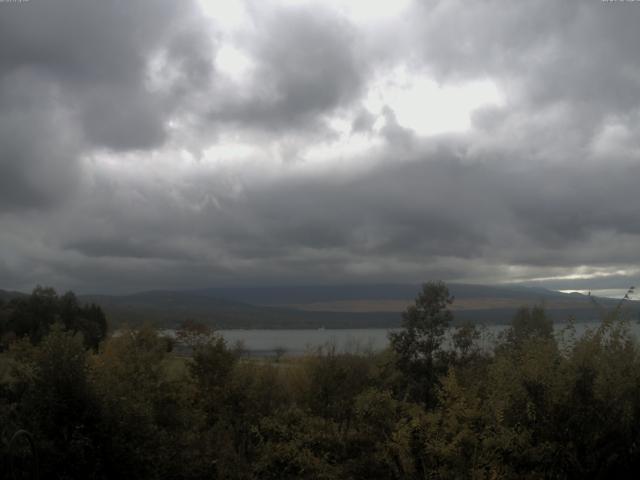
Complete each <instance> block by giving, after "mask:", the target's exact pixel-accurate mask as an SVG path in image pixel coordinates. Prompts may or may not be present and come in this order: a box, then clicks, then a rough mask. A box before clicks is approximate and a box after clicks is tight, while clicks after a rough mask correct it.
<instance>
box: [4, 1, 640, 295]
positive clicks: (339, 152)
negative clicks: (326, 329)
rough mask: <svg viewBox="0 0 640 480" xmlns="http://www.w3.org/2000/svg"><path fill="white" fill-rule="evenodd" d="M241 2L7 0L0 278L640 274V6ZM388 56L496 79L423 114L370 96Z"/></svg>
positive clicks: (145, 281)
mask: <svg viewBox="0 0 640 480" xmlns="http://www.w3.org/2000/svg"><path fill="white" fill-rule="evenodd" d="M245 10H246V17H245V24H244V25H243V26H242V27H241V28H238V29H236V30H233V29H229V28H227V27H226V26H225V25H224V22H223V21H221V20H220V19H215V18H214V19H209V18H206V17H205V16H204V15H203V14H202V12H201V11H200V10H199V7H198V6H197V4H195V3H192V2H190V1H181V2H175V1H172V2H169V1H164V0H160V1H154V2H149V1H129V2H120V1H114V2H98V1H87V0H82V1H80V0H56V1H48V2H44V1H42V2H40V1H37V0H32V1H30V2H28V3H22V4H9V3H6V4H2V3H0V288H2V287H5V288H29V287H31V286H32V285H33V284H35V283H38V282H40V283H50V284H54V285H56V286H59V287H61V288H75V289H78V290H81V291H89V290H93V291H96V290H122V291H131V290H136V289H143V288H151V287H181V286H185V287H187V286H205V285H215V284H218V285H219V284H242V283H245V284H256V283H290V282H305V283H314V282H341V283H344V282H345V281H408V282H409V281H410V282H413V281H420V280H425V279H429V278H444V279H447V280H463V281H476V282H498V281H541V282H542V283H544V284H546V285H549V286H553V287H558V288H623V287H626V286H627V285H629V284H632V283H635V281H636V279H637V278H638V277H640V262H639V261H638V260H637V249H636V246H637V245H638V240H639V238H640V210H639V209H638V207H637V205H638V200H639V198H638V197H639V196H640V193H638V192H639V190H638V188H637V185H636V184H637V178H638V174H637V172H638V166H639V163H640V131H639V127H638V125H639V122H638V120H640V97H639V96H638V92H639V91H640V57H638V55H637V54H636V50H637V45H638V44H639V43H640V30H638V28H637V25H638V21H639V20H640V5H638V4H634V3H623V2H614V3H612V2H605V3H601V2H587V3H585V2H562V3H561V4H560V3H558V2H552V1H542V2H540V1H531V2H517V3H514V2H506V1H489V2H478V3H472V4H470V3H469V2H461V1H457V0H448V1H429V2H416V3H415V4H411V5H409V6H408V7H407V9H406V11H404V12H403V13H402V14H401V15H400V16H398V17H394V18H391V17H389V18H387V19H382V20H378V22H377V23H375V24H363V23H358V21H356V20H357V19H353V18H349V17H348V16H345V15H343V14H341V13H340V12H339V10H338V9H335V8H331V6H330V5H328V6H327V5H324V6H320V5H316V4H313V3H310V4H303V5H302V6H300V5H298V6H286V5H285V6H283V5H278V4H277V3H273V2H247V3H246V4H245ZM230 46H231V47H233V48H234V49H238V50H240V51H242V52H244V54H246V56H247V57H248V58H249V61H248V63H249V66H248V67H246V69H245V71H244V73H243V74H242V78H240V79H237V78H236V79H233V78H230V77H229V74H228V72H225V71H224V68H222V67H224V66H222V67H221V66H220V64H219V61H218V60H219V54H220V52H222V51H223V50H224V49H225V48H227V47H230ZM397 66H403V67H404V68H405V69H407V70H408V71H409V72H410V74H411V75H427V76H429V77H431V78H434V79H435V80H436V81H438V82H441V83H442V84H444V85H453V86H459V85H464V84H466V83H468V82H474V81H482V80H486V79H490V80H491V81H492V82H493V83H494V84H495V85H496V87H497V89H498V91H499V92H501V95H502V97H503V99H502V102H500V104H498V105H496V104H494V105H485V106H483V107H481V108H479V109H478V110H476V111H475V112H473V114H472V119H471V128H470V129H468V130H466V131H461V132H457V133H448V134H438V135H430V136H428V135H421V134H419V133H418V132H417V131H415V130H414V129H412V126H410V125H406V124H402V122H401V121H400V120H398V118H399V117H398V116H397V115H396V113H397V112H395V111H394V110H393V106H392V105H387V106H385V107H384V108H383V109H382V111H381V112H380V113H375V112H372V111H370V109H369V108H368V107H367V95H368V94H369V93H370V91H371V90H370V89H371V88H372V84H373V82H374V81H375V79H376V78H379V77H380V76H381V75H382V76H384V74H385V72H390V71H392V70H393V69H394V68H396V67H397ZM424 109H425V111H429V105H424ZM441 113H444V112H437V111H436V112H434V114H435V115H438V114H441ZM335 117H341V118H344V119H346V120H347V124H349V125H350V126H351V127H350V128H351V131H350V133H349V132H348V131H347V133H345V131H341V130H340V129H339V128H337V127H336V126H335V124H334V123H332V119H333V118H335ZM379 124H380V125H382V126H381V127H379V126H376V125H379ZM345 138H346V140H345ZM362 139H364V140H362ZM340 141H342V145H343V146H344V145H345V144H346V145H347V146H351V145H355V144H356V143H357V142H358V141H366V142H369V143H367V145H368V146H367V147H366V148H364V149H361V150H349V148H346V149H340V148H339V147H337V146H335V145H338V144H339V142H340ZM236 143H242V144H243V145H249V146H250V147H251V148H250V150H249V151H248V152H247V151H244V150H242V149H237V148H236V149H235V150H234V148H231V147H228V148H227V147H225V148H226V149H222V150H216V146H220V145H223V146H224V145H227V146H228V145H232V146H233V145H235V144H236ZM325 144H326V145H329V147H327V148H325V149H324V150H322V149H320V150H318V148H316V150H315V151H316V153H315V154H314V155H315V157H313V155H311V153H310V152H313V151H314V150H313V148H315V147H318V146H322V145H325ZM332 145H333V147H332ZM245 150H246V149H245ZM317 151H320V152H321V153H320V154H318V153H317ZM310 155H311V156H312V157H313V159H310ZM318 156H320V157H319V158H318ZM325 157H326V158H325ZM564 277H567V278H564Z"/></svg>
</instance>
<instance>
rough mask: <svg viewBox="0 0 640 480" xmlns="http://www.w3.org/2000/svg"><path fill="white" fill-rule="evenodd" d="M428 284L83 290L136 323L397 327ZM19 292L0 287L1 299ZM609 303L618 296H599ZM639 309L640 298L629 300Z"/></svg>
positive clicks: (552, 309)
mask: <svg viewBox="0 0 640 480" xmlns="http://www.w3.org/2000/svg"><path fill="white" fill-rule="evenodd" d="M420 288H421V287H420V285H412V284H375V285H329V286H326V285H325V286H312V285H309V286H275V287H274V286H271V287H220V288H205V289H194V290H151V291H144V292H138V293H134V294H129V295H80V296H79V299H80V300H81V301H82V302H87V303H88V302H94V303H97V304H98V305H100V306H101V307H102V308H103V309H104V310H105V312H106V314H107V317H108V318H109V321H110V323H111V324H112V325H120V324H123V323H127V324H131V325H135V324H140V323H143V322H145V321H148V322H151V323H153V324H156V325H158V326H161V327H167V328H171V327H175V326H176V325H178V324H179V323H180V322H181V321H182V320H184V319H186V318H192V319H195V320H198V321H202V322H205V323H208V324H211V325H212V326H214V327H215V328H227V329H228V328H320V327H324V328H375V327H380V328H389V327H397V326H399V325H400V321H401V312H402V311H403V310H404V309H405V308H406V307H407V306H408V305H409V304H411V303H412V302H413V299H414V298H415V296H416V295H417V294H418V293H419V291H420ZM449 289H450V292H451V294H452V295H453V296H454V297H455V300H454V303H453V305H452V310H453V312H454V317H455V319H456V321H472V322H479V323H486V324H492V323H507V322H509V321H510V319H511V318H512V317H513V315H514V313H515V312H516V310H517V309H518V308H519V307H521V306H524V305H528V306H531V305H535V304H542V305H544V306H545V308H546V310H547V312H548V314H549V315H550V316H551V318H553V320H554V321H565V320H567V319H568V318H569V317H570V316H572V317H574V318H575V319H576V320H577V321H589V320H594V319H596V318H597V316H598V311H597V308H596V307H595V306H594V305H593V299H591V298H589V296H586V295H582V294H575V293H562V292H557V291H553V290H547V289H544V288H540V287H526V286H521V285H473V284H456V283H451V284H449ZM16 295H20V293H18V292H5V291H2V290H0V298H11V297H12V296H16ZM597 301H598V303H599V304H600V305H602V306H603V307H604V308H605V309H611V308H614V307H615V305H616V304H617V303H618V302H619V301H618V300H615V299H609V298H598V299H597ZM627 309H628V310H629V311H630V313H631V315H633V316H636V317H637V315H638V312H640V303H638V302H629V303H628V306H627Z"/></svg>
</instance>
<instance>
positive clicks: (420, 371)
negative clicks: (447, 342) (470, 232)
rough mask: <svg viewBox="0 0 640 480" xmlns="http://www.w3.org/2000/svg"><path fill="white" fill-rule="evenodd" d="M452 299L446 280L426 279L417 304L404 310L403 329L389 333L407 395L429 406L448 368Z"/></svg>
mask: <svg viewBox="0 0 640 480" xmlns="http://www.w3.org/2000/svg"><path fill="white" fill-rule="evenodd" d="M451 303H453V297H451V296H450V295H449V289H448V288H447V286H446V285H445V284H444V282H428V283H425V284H424V285H423V286H422V291H421V292H420V294H419V295H418V296H417V297H416V300H415V303H414V305H411V306H409V307H408V308H407V309H406V310H405V312H404V313H403V314H402V330H401V331H399V332H394V333H391V334H390V335H389V340H390V342H391V348H392V349H393V351H394V352H395V359H396V366H397V368H398V369H399V370H400V371H401V372H402V373H403V374H404V375H405V376H406V380H407V382H408V385H407V393H408V395H409V396H410V397H412V398H413V399H414V400H417V401H421V402H424V403H425V405H427V406H432V405H433V403H434V401H435V399H436V396H435V391H434V387H435V386H436V385H437V379H438V376H439V375H441V374H443V373H444V372H445V371H446V364H447V362H446V360H445V355H444V352H443V350H442V343H443V341H444V336H445V333H446V330H447V328H448V327H449V325H450V324H451V321H452V320H453V314H452V313H451V311H450V310H449V309H448V307H449V305H451Z"/></svg>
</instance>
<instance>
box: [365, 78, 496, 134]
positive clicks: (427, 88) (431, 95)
mask: <svg viewBox="0 0 640 480" xmlns="http://www.w3.org/2000/svg"><path fill="white" fill-rule="evenodd" d="M502 103H503V97H502V95H501V94H500V92H499V90H498V88H497V87H496V85H495V83H493V82H492V81H491V80H488V79H483V80H478V81H474V82H469V83H464V84H456V85H444V84H438V83H437V82H436V81H434V80H433V79H431V78H428V77H426V76H423V75H416V74H412V73H409V72H407V70H406V69H405V68H398V69H396V70H395V71H393V72H392V73H390V74H388V75H385V76H383V77H382V78H381V79H379V80H377V81H375V82H374V83H373V84H372V85H371V87H370V89H369V92H368V95H367V98H366V99H365V102H364V104H365V106H366V108H367V109H368V110H369V111H371V112H372V113H374V114H376V115H382V112H383V109H384V108H385V107H389V108H391V109H392V110H393V112H394V114H395V116H396V119H397V121H398V123H399V124H400V125H401V126H403V127H405V128H409V129H411V130H413V131H414V132H416V133H417V134H419V135H436V134H440V133H447V132H463V131H466V130H468V129H469V128H470V127H471V114H472V113H473V111H474V110H476V109H478V108H480V107H482V106H486V105H498V106H499V105H501V104H502Z"/></svg>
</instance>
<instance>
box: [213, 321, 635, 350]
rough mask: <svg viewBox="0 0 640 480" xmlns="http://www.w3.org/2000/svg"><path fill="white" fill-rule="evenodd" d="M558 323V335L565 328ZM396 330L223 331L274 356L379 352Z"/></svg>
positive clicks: (489, 340)
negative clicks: (330, 349)
mask: <svg viewBox="0 0 640 480" xmlns="http://www.w3.org/2000/svg"><path fill="white" fill-rule="evenodd" d="M597 325H598V323H597V322H592V323H580V324H576V325H575V328H576V335H578V336H579V335H581V334H583V333H584V332H585V331H586V329H587V328H594V327H597ZM565 326H566V325H564V324H556V325H555V329H556V332H557V333H558V334H560V331H561V330H562V329H563V328H564V327H565ZM629 327H630V329H631V331H632V332H633V333H634V335H635V336H636V337H638V336H640V324H638V323H637V322H633V323H630V324H629ZM505 328H506V326H505V325H490V326H486V327H483V328H482V336H481V340H480V342H481V345H482V346H483V348H490V347H491V346H492V345H493V344H494V342H495V340H496V338H497V336H498V334H499V333H500V332H501V331H502V330H504V329H505ZM394 330H395V329H384V328H367V329H335V330H334V329H328V330H219V331H218V333H220V334H221V335H222V336H223V337H224V338H225V339H226V341H227V343H228V344H229V345H231V346H233V345H235V344H236V343H238V342H241V343H242V344H243V348H244V350H245V351H247V352H248V353H249V354H254V355H273V354H275V352H276V351H278V350H281V351H283V352H284V353H285V354H301V353H304V352H305V351H309V350H312V349H314V348H318V347H320V346H323V345H327V344H333V345H335V346H336V347H337V348H338V349H339V350H341V351H352V352H353V351H363V350H373V351H379V350H382V349H384V348H385V347H386V346H387V345H388V343H389V340H388V333H389V332H391V331H394Z"/></svg>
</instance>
